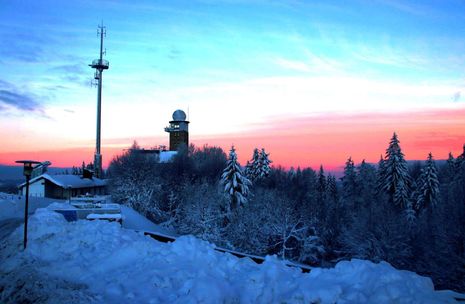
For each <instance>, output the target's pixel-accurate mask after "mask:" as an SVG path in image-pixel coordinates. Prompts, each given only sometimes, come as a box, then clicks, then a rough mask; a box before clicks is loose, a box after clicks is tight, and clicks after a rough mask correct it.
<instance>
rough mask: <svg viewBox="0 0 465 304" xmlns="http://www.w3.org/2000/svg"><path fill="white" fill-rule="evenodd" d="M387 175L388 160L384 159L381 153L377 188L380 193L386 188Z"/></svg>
mask: <svg viewBox="0 0 465 304" xmlns="http://www.w3.org/2000/svg"><path fill="white" fill-rule="evenodd" d="M385 176H386V161H385V160H384V157H383V155H381V156H380V159H379V162H378V171H377V173H376V190H377V192H378V193H380V192H382V191H383V189H384V178H385Z"/></svg>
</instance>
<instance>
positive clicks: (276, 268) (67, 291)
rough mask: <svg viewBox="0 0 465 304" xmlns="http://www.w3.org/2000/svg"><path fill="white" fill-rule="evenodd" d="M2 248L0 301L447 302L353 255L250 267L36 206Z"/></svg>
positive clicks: (406, 275)
mask: <svg viewBox="0 0 465 304" xmlns="http://www.w3.org/2000/svg"><path fill="white" fill-rule="evenodd" d="M22 229H23V227H22V226H21V227H19V228H18V229H16V230H15V231H14V232H13V233H12V234H11V235H10V236H9V237H8V238H7V239H6V240H4V242H3V243H2V246H1V251H0V258H1V260H2V261H3V262H2V264H1V267H0V290H2V293H1V298H0V302H2V303H16V302H27V301H31V302H32V301H37V302H41V303H43V302H45V303H63V302H67V303H131V302H134V303H135V302H137V303H336V302H337V303H394V302H395V303H454V302H455V301H454V300H453V298H452V296H451V293H448V292H445V293H444V292H436V291H435V290H434V286H433V284H432V282H431V280H430V279H429V278H426V277H421V276H419V275H417V274H415V273H413V272H409V271H399V270H396V269H394V268H393V267H392V266H390V265H389V264H388V263H384V262H382V263H379V264H374V263H372V262H369V261H362V260H352V261H344V262H340V263H338V264H337V265H336V267H335V268H332V269H320V268H314V269H312V271H311V272H310V273H309V274H304V273H301V271H300V270H299V269H298V268H291V267H287V266H285V265H284V262H283V261H280V260H278V259H277V258H276V257H273V256H269V257H267V258H266V261H265V262H264V263H263V264H261V265H257V264H255V263H254V262H252V261H251V260H249V259H238V258H236V257H234V256H231V255H229V254H223V253H219V252H216V251H214V250H213V247H214V246H213V245H212V244H209V243H207V242H205V241H201V240H199V239H196V238H194V237H192V236H184V237H180V238H179V239H178V240H177V241H175V242H173V243H167V244H166V243H160V242H157V241H154V240H153V239H151V238H150V237H148V236H144V235H143V234H142V233H138V232H135V231H131V230H126V229H123V228H121V227H120V226H119V225H118V224H117V223H109V222H106V221H77V222H66V221H65V219H64V218H63V216H62V215H60V214H58V213H54V212H53V211H50V210H48V209H37V211H36V212H35V214H34V215H33V216H32V217H31V219H30V224H29V241H28V248H27V249H26V250H25V251H22V250H21V248H22Z"/></svg>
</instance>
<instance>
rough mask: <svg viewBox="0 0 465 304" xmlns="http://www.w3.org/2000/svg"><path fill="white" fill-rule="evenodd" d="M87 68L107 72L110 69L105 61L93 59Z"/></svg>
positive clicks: (108, 63)
mask: <svg viewBox="0 0 465 304" xmlns="http://www.w3.org/2000/svg"><path fill="white" fill-rule="evenodd" d="M89 66H90V67H92V68H93V69H98V70H107V69H108V68H109V67H110V62H108V60H105V59H95V60H93V61H92V63H91V64H89Z"/></svg>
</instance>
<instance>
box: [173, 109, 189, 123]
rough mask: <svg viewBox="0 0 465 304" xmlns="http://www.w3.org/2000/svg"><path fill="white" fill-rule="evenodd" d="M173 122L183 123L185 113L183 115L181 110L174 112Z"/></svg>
mask: <svg viewBox="0 0 465 304" xmlns="http://www.w3.org/2000/svg"><path fill="white" fill-rule="evenodd" d="M173 120H174V121H184V120H186V113H184V111H183V110H176V111H174V113H173Z"/></svg>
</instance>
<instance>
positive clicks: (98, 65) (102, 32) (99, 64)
mask: <svg viewBox="0 0 465 304" xmlns="http://www.w3.org/2000/svg"><path fill="white" fill-rule="evenodd" d="M106 35H107V29H106V27H105V26H104V25H103V21H102V22H101V24H100V25H99V26H98V28H97V36H100V56H99V58H98V59H94V60H93V61H92V63H91V64H89V66H90V67H92V68H93V69H95V73H94V83H96V85H97V87H98V91H97V136H96V143H95V154H94V170H95V176H96V177H102V154H101V152H100V141H101V140H100V139H101V136H100V135H101V134H100V131H101V117H102V80H103V79H102V76H103V73H102V72H103V70H108V68H109V65H110V63H109V62H108V60H105V59H103V55H104V53H106V50H105V52H104V50H103V37H106Z"/></svg>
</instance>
